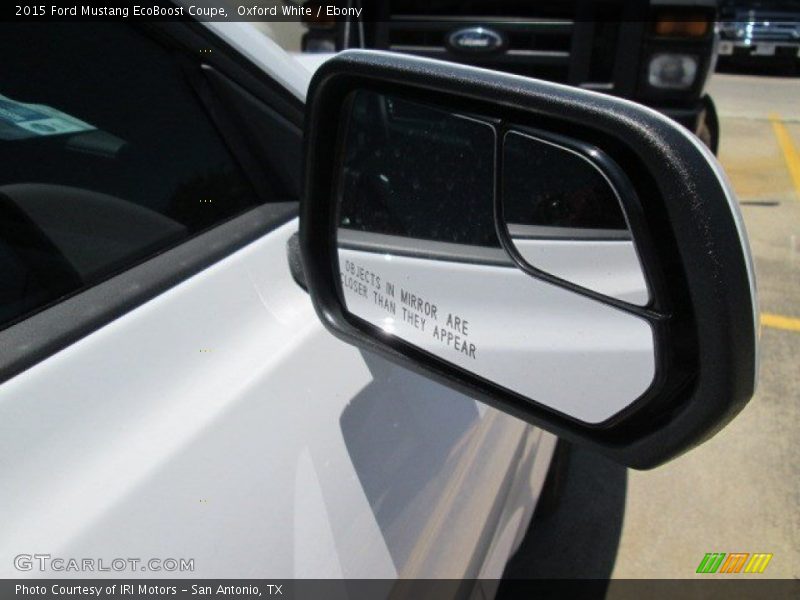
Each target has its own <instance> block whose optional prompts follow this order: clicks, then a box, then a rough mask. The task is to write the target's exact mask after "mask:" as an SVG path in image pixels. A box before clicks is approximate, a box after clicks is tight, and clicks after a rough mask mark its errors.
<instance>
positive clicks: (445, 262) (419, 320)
mask: <svg viewBox="0 0 800 600" xmlns="http://www.w3.org/2000/svg"><path fill="white" fill-rule="evenodd" d="M344 106H345V108H344V114H342V117H341V119H342V124H343V125H342V127H341V133H340V137H339V141H338V142H337V144H338V148H337V153H338V156H339V157H340V158H339V165H340V166H339V169H338V175H337V181H336V187H335V200H336V202H337V207H338V213H337V219H338V230H337V244H338V261H339V271H340V276H341V287H342V300H343V304H344V306H345V308H346V310H347V311H349V312H350V313H351V314H352V315H355V316H356V317H358V318H360V319H361V320H363V321H366V322H367V323H369V324H370V325H373V326H375V327H377V328H379V330H381V331H382V333H381V335H385V336H392V337H395V338H398V339H401V340H403V341H405V342H407V343H410V344H412V345H414V346H416V347H417V348H419V349H422V350H424V351H425V352H427V353H429V354H430V355H433V356H435V357H437V358H439V359H442V360H444V361H447V362H448V363H450V364H451V365H454V366H456V367H459V368H461V369H464V370H467V371H469V372H471V373H473V374H475V375H477V376H479V377H481V378H484V379H486V380H489V381H491V382H493V383H495V384H497V385H500V386H502V387H504V388H506V389H507V390H510V391H512V392H515V393H517V394H519V395H520V396H521V397H523V398H524V399H528V400H530V401H533V402H535V403H538V404H540V405H544V406H545V407H549V408H551V409H553V410H556V411H558V412H560V413H563V414H566V415H568V416H570V417H572V418H574V419H577V420H580V421H582V422H588V423H601V422H603V421H606V420H608V419H609V418H611V417H613V416H614V415H615V414H617V413H618V412H620V411H621V410H623V409H624V408H626V407H627V406H628V405H630V404H631V403H632V402H634V401H635V400H636V399H637V398H639V397H640V396H641V395H642V394H643V393H644V392H645V391H646V390H647V389H648V388H649V387H650V384H651V383H652V381H653V377H654V374H655V350H654V340H653V333H652V330H651V327H650V324H649V323H648V322H647V320H646V319H644V318H641V317H640V316H638V315H635V314H631V313H629V312H626V311H624V310H620V309H618V308H616V307H614V306H612V305H609V304H607V303H605V302H600V301H598V300H595V299H592V298H589V297H587V296H586V295H584V294H581V293H576V292H575V291H574V290H573V289H569V286H564V285H558V284H556V283H551V282H548V281H545V280H543V279H540V278H538V277H537V276H536V274H535V273H533V274H531V273H528V272H526V271H525V270H523V269H521V268H520V267H519V266H518V264H517V262H515V261H514V260H513V259H512V257H511V256H510V255H509V254H508V253H507V252H506V251H505V249H504V248H503V246H502V245H501V243H500V240H499V237H498V233H497V231H498V227H497V224H496V223H495V209H494V197H495V191H494V190H495V187H496V186H495V182H496V181H497V177H498V174H497V173H496V160H495V159H496V156H495V152H496V147H497V140H498V138H497V135H498V133H497V128H496V125H497V121H496V120H494V119H492V118H491V116H486V115H474V114H458V113H454V112H452V111H450V110H448V109H447V108H445V107H443V106H437V105H435V104H433V103H429V102H420V101H418V100H410V99H405V98H400V97H394V96H387V95H383V94H379V93H375V92H372V91H367V90H363V91H357V92H354V93H352V94H351V95H350V97H349V99H348V102H346V103H345V105H344ZM558 160H559V161H561V160H562V159H561V158H558ZM523 167H525V165H523ZM525 168H527V167H525ZM512 173H513V171H512ZM514 176H515V177H516V176H517V175H514ZM519 176H520V177H522V182H521V183H518V185H524V176H523V175H519ZM528 197H529V196H525V198H528ZM522 202H524V199H523V201H522ZM530 214H531V213H530V211H528V212H526V211H525V210H522V209H520V214H519V217H518V218H516V215H515V218H516V220H517V221H518V223H514V225H517V224H518V225H520V226H522V225H525V226H532V225H533V224H534V223H532V222H531V216H530ZM535 214H536V213H534V215H535ZM512 229H513V228H512ZM609 229H613V228H612V227H609ZM501 231H502V229H501ZM527 233H528V232H526V234H527ZM569 241H572V240H565V242H569ZM534 258H535V255H534Z"/></svg>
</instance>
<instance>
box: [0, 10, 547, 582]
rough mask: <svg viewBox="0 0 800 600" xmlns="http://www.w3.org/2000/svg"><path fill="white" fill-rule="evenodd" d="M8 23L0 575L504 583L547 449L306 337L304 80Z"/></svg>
mask: <svg viewBox="0 0 800 600" xmlns="http://www.w3.org/2000/svg"><path fill="white" fill-rule="evenodd" d="M2 29H3V32H2V35H0V47H2V50H3V63H4V67H3V71H4V73H3V78H2V81H0V108H1V109H2V110H0V157H2V161H0V213H2V216H0V223H2V224H0V280H1V283H0V327H1V328H2V330H0V348H1V349H2V350H0V376H1V378H2V380H3V383H2V385H0V480H2V481H3V485H2V488H0V512H2V514H3V515H4V519H3V520H2V523H1V524H0V574H1V575H2V576H3V577H60V576H68V577H95V576H117V577H140V576H141V577H148V576H149V577H154V576H155V577H159V576H161V577H163V576H178V577H228V578H237V577H253V578H255V577H259V578H285V577H390V578H391V577H395V576H403V577H454V578H455V577H476V576H478V575H483V576H489V577H498V576H499V575H500V574H501V573H502V568H503V566H504V563H505V559H506V558H507V555H508V553H509V552H510V551H511V550H512V549H513V546H514V543H515V541H516V540H517V539H518V535H519V532H520V531H521V530H524V527H525V525H526V523H527V520H528V518H529V516H530V512H531V510H532V507H533V503H534V501H535V496H536V493H537V492H538V489H537V487H538V486H539V485H541V481H542V480H543V477H544V473H545V471H546V467H547V464H548V462H549V459H550V455H551V453H552V448H553V444H554V438H553V436H551V435H550V434H545V433H543V432H541V431H540V430H538V429H534V428H531V427H530V426H528V425H526V424H525V423H523V422H522V421H520V420H517V419H515V418H512V417H509V416H507V415H505V414H503V413H500V412H498V411H497V410H494V409H491V408H488V407H486V406H483V405H481V404H479V403H476V402H475V401H474V400H471V399H468V398H466V397H465V396H462V395H460V394H459V393H456V392H454V391H451V390H449V389H447V388H444V387H442V386H440V385H438V384H435V383H432V382H431V381H429V380H427V379H426V378H424V377H422V376H420V375H416V374H413V373H411V372H410V371H407V370H405V369H403V368H400V367H397V366H393V365H392V364H390V363H388V362H386V361H385V360H383V359H381V358H378V357H377V356H373V355H371V354H368V353H365V352H361V351H359V350H357V349H356V348H354V347H351V346H349V345H347V344H344V343H342V342H340V341H338V340H336V339H335V338H334V337H333V336H332V335H330V334H329V333H328V332H327V331H326V330H325V329H324V328H323V327H322V325H321V324H320V323H319V321H318V319H317V318H316V315H315V313H314V310H313V308H312V305H311V302H310V300H309V297H308V295H307V294H306V292H305V291H304V290H303V289H302V288H301V287H300V286H299V285H298V283H297V282H296V281H295V279H294V278H293V276H292V272H291V270H290V266H289V260H288V257H287V243H288V241H289V239H290V237H291V236H292V235H293V234H294V233H295V231H296V230H297V220H296V218H295V215H296V201H297V197H298V193H299V179H298V174H299V158H300V139H301V138H300V135H301V131H300V123H301V117H302V102H301V100H302V95H303V93H304V86H305V85H306V84H307V80H308V73H307V72H306V71H304V70H303V69H302V68H301V67H299V66H297V65H296V63H294V62H293V60H292V59H291V58H290V57H288V56H286V55H285V54H283V53H282V51H281V50H280V49H279V48H277V46H275V45H274V44H273V43H271V42H270V41H269V40H268V39H266V38H264V37H263V36H261V35H260V34H258V33H257V32H254V31H253V30H251V29H249V27H248V26H246V25H244V24H229V25H226V26H219V25H218V26H216V29H215V31H216V34H217V35H211V34H210V33H209V31H208V30H207V29H201V30H197V29H192V28H190V27H188V26H183V25H182V26H178V27H176V26H174V24H173V25H172V26H170V27H166V26H165V27H155V26H154V27H146V28H145V27H141V28H133V27H127V26H122V25H116V24H114V25H111V24H102V25H100V24H79V25H76V24H70V25H57V24H46V25H41V24H37V25H33V26H20V25H13V26H11V25H8V24H6V25H3V26H2ZM220 35H221V36H223V37H224V38H225V41H223V40H222V39H220V37H217V36H220ZM234 48H236V50H234ZM237 50H238V51H237ZM246 56H249V57H251V58H252V59H253V60H252V61H247V60H246V59H245V57H246ZM256 134H258V135H256ZM69 559H77V560H78V561H80V562H79V563H71V562H70V561H69ZM84 559H86V560H84ZM87 560H88V562H87ZM74 564H77V565H78V568H70V567H71V566H73V565H74ZM104 568H105V569H106V570H103V569H104Z"/></svg>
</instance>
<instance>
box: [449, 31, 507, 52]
mask: <svg viewBox="0 0 800 600" xmlns="http://www.w3.org/2000/svg"><path fill="white" fill-rule="evenodd" d="M447 43H448V45H449V46H450V47H451V48H453V49H454V50H462V51H466V52H491V51H492V50H497V49H498V48H500V47H501V46H502V45H503V36H502V35H500V34H499V33H497V32H496V31H494V30H492V29H487V28H486V27H465V28H464V29H458V30H456V31H454V32H453V33H451V34H450V35H449V36H448V37H447Z"/></svg>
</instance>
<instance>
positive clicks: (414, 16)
mask: <svg viewBox="0 0 800 600" xmlns="http://www.w3.org/2000/svg"><path fill="white" fill-rule="evenodd" d="M716 9H717V2H716V0H696V1H695V2H693V3H692V4H691V5H689V6H687V5H686V3H685V2H683V3H682V2H680V1H679V0H676V2H675V5H674V6H672V7H670V5H669V2H667V3H665V2H663V1H662V2H658V3H652V2H648V1H647V0H618V1H617V2H607V1H606V2H598V1H596V0H575V1H573V2H565V1H564V0H537V1H536V2H528V1H525V0H479V1H473V2H470V3H469V4H468V5H465V3H463V2H459V1H455V0H424V1H423V0H327V1H324V0H310V1H309V0H245V1H241V0H186V1H183V0H173V1H168V0H160V1H150V0H134V2H131V3H115V2H102V1H96V0H88V1H87V0H84V1H80V0H72V1H71V0H46V1H43V0H39V2H36V1H34V2H16V3H13V4H5V3H4V4H3V5H2V7H1V8H0V20H2V21H4V22H15V21H17V22H22V21H26V22H45V21H190V20H194V21H219V22H225V21H267V22H302V21H305V22H309V23H316V24H317V25H322V24H325V23H332V22H333V21H334V20H342V19H350V20H354V21H361V22H375V21H389V20H397V19H400V20H403V19H406V20H421V21H424V20H431V21H435V20H441V19H452V18H456V19H461V20H463V19H466V20H467V21H469V20H474V21H475V22H480V23H484V24H485V23H492V22H500V21H503V22H507V21H509V20H512V21H526V22H555V23H559V22H564V23H569V22H577V21H593V22H600V21H616V22H622V21H637V22H638V21H648V20H651V19H654V18H663V19H669V20H672V21H682V20H688V21H693V20H698V19H699V20H703V21H706V20H709V19H714V18H715V17H716V15H717V12H716Z"/></svg>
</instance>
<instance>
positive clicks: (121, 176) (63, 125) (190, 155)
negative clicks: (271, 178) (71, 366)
mask: <svg viewBox="0 0 800 600" xmlns="http://www.w3.org/2000/svg"><path fill="white" fill-rule="evenodd" d="M0 51H2V56H3V60H2V62H3V67H2V77H0V328H3V327H5V326H8V325H10V324H11V323H13V322H15V321H18V320H20V319H21V318H24V317H25V316H27V315H29V314H31V313H32V312H34V311H37V310H40V309H42V308H44V307H46V306H48V305H50V304H52V303H54V302H55V301H57V300H58V299H60V298H62V297H64V296H66V295H69V294H72V293H74V292H77V291H79V290H81V289H84V288H86V287H88V286H91V285H93V284H95V283H97V282H99V281H101V280H103V279H105V278H107V277H109V276H110V275H112V274H115V273H118V272H120V271H121V270H123V269H126V268H128V267H130V266H132V265H134V264H137V263H138V262H141V261H142V260H144V259H146V258H148V257H150V256H152V255H154V254H156V253H158V252H161V251H163V250H164V249H166V248H168V247H170V246H173V245H175V244H177V243H180V242H181V241H183V240H186V239H188V238H189V237H191V236H194V235H196V234H198V233H200V232H203V231H205V230H207V229H209V228H210V227H213V226H215V225H217V224H219V223H222V222H223V221H226V220H228V219H230V218H232V217H234V216H236V215H238V214H240V213H242V212H244V211H246V210H248V209H250V208H253V207H255V206H257V205H259V204H261V203H264V202H272V201H283V200H287V199H291V198H287V197H286V194H285V192H284V191H283V190H280V189H275V190H272V191H269V190H268V191H267V192H266V193H265V192H264V191H263V190H261V189H260V188H259V190H260V191H259V192H258V193H257V192H256V188H255V187H254V186H253V185H251V182H250V181H248V179H247V177H246V175H245V173H244V171H243V169H242V168H241V167H240V166H239V164H238V163H237V161H236V159H235V158H234V155H233V154H232V153H231V151H230V149H229V148H228V147H227V146H226V144H225V142H224V141H223V139H222V137H221V136H220V133H219V132H218V130H217V129H216V127H215V125H214V122H213V121H212V120H211V119H210V118H209V115H208V113H207V112H206V110H205V108H204V105H203V104H202V103H201V101H200V99H199V97H198V94H197V93H196V92H195V89H194V88H193V86H192V85H191V84H190V80H189V77H188V75H187V72H188V71H191V70H192V69H195V70H197V69H199V61H200V58H199V57H198V56H195V55H193V54H192V53H190V52H189V51H182V50H179V49H177V48H173V47H168V46H166V45H164V43H163V42H162V41H161V40H156V39H155V38H154V37H151V35H150V34H149V32H148V31H146V30H143V29H139V28H133V27H129V26H125V25H122V24H112V23H103V24H91V23H80V24H75V23H69V24H53V23H48V24H33V25H27V26H26V25H20V24H15V25H13V26H10V25H3V26H0ZM266 168H268V167H267V166H265V169H266ZM265 195H266V196H269V197H264V196H265Z"/></svg>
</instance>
